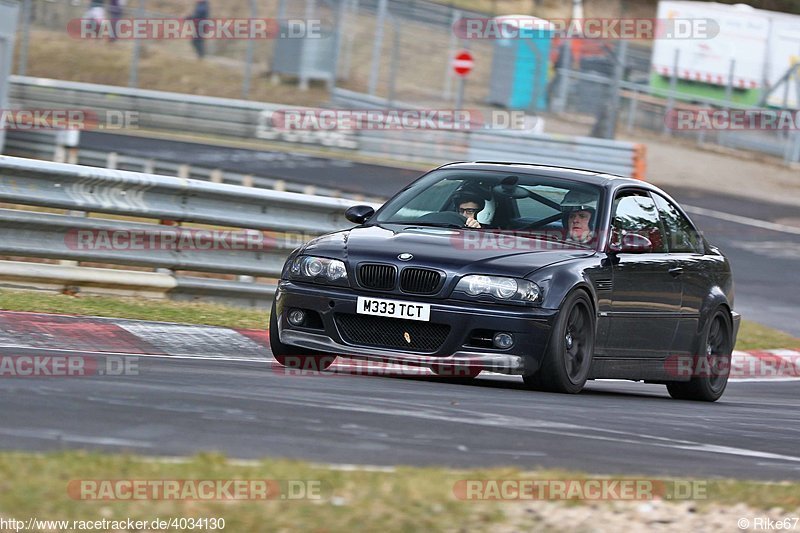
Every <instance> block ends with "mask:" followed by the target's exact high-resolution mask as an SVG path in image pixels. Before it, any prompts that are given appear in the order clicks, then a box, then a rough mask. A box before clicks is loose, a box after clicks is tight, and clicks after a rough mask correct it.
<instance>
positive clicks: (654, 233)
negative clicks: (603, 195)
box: [611, 192, 667, 252]
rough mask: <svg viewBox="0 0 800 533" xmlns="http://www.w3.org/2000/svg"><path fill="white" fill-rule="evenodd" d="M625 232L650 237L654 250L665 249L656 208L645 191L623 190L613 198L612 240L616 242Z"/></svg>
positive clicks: (660, 250)
mask: <svg viewBox="0 0 800 533" xmlns="http://www.w3.org/2000/svg"><path fill="white" fill-rule="evenodd" d="M626 233H637V234H639V235H641V236H642V237H647V238H648V239H650V242H652V243H653V251H654V252H666V251H667V250H666V247H665V245H664V244H665V239H664V233H663V230H662V229H661V222H660V220H659V217H658V209H656V204H655V202H653V199H652V198H650V196H649V195H647V194H645V193H640V192H623V193H621V194H620V195H619V196H617V197H616V198H615V199H614V222H613V228H612V235H611V239H612V242H618V241H619V239H621V238H622V236H623V235H625V234H626Z"/></svg>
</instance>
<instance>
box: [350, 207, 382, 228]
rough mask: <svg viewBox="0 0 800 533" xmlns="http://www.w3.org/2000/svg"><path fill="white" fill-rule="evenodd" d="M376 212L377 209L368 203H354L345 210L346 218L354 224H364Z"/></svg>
mask: <svg viewBox="0 0 800 533" xmlns="http://www.w3.org/2000/svg"><path fill="white" fill-rule="evenodd" d="M374 214H375V210H374V209H373V208H372V207H370V206H368V205H354V206H352V207H348V208H347V211H345V212H344V218H346V219H347V220H349V221H350V222H352V223H353V224H363V223H364V222H366V221H367V220H369V219H370V218H372V215H374Z"/></svg>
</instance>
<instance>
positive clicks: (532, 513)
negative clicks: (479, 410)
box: [497, 501, 800, 533]
mask: <svg viewBox="0 0 800 533" xmlns="http://www.w3.org/2000/svg"><path fill="white" fill-rule="evenodd" d="M504 510H505V513H506V516H507V517H508V523H507V525H505V526H501V527H499V528H497V530H498V531H508V532H512V531H514V532H516V531H561V532H587V533H589V532H593V533H617V532H618V531H626V530H627V531H648V532H649V531H675V532H682V533H683V532H687V531H703V532H709V531H712V532H713V531H724V532H733V531H760V530H769V529H770V528H769V527H768V525H769V524H768V522H767V519H769V520H773V521H775V522H774V523H772V527H771V529H772V530H776V529H777V528H778V527H777V526H776V524H777V522H778V521H782V520H784V519H789V520H788V521H787V522H788V524H789V528H788V531H793V530H794V531H800V523H798V524H797V525H796V526H795V527H794V529H793V528H792V525H794V524H795V522H794V520H793V519H792V517H795V518H796V517H798V516H800V509H795V510H793V511H786V510H784V509H780V508H774V509H770V510H769V511H763V510H758V509H754V508H751V507H748V506H747V505H743V504H738V505H733V506H729V507H726V506H722V505H717V504H714V505H709V506H706V507H703V508H702V509H700V508H698V506H697V505H696V504H695V503H694V502H691V501H687V502H680V503H672V502H665V501H648V502H630V501H626V502H591V503H586V504H584V505H565V504H562V503H556V502H542V501H537V502H508V503H507V504H506V508H505V509H504ZM740 521H741V522H740ZM782 530H784V531H787V529H782Z"/></svg>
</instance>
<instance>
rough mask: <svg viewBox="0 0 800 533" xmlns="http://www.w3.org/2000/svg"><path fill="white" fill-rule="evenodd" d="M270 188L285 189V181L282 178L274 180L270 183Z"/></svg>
mask: <svg viewBox="0 0 800 533" xmlns="http://www.w3.org/2000/svg"><path fill="white" fill-rule="evenodd" d="M272 188H273V189H275V190H276V191H285V190H286V182H285V181H283V180H275V183H274V184H273V185H272Z"/></svg>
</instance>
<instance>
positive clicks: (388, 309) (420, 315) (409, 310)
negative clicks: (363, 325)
mask: <svg viewBox="0 0 800 533" xmlns="http://www.w3.org/2000/svg"><path fill="white" fill-rule="evenodd" d="M356 305H357V308H356V313H358V314H360V315H375V316H388V317H392V318H405V319H406V320H422V321H424V322H427V321H429V320H430V319H431V306H430V304H418V303H414V302H403V301H400V300H384V299H381V298H365V297H364V296H359V297H358V303H357V304H356Z"/></svg>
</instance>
